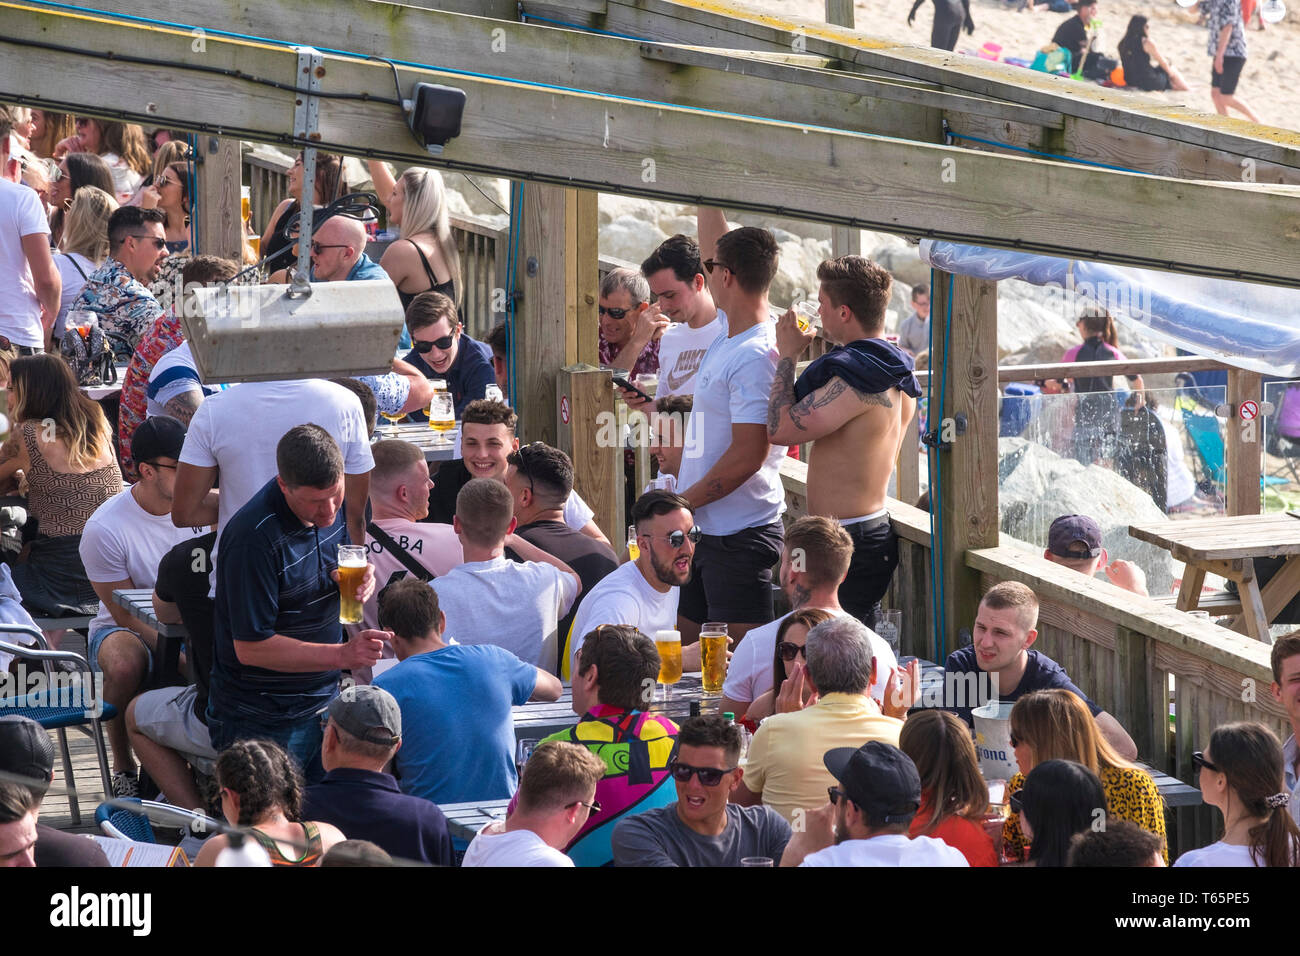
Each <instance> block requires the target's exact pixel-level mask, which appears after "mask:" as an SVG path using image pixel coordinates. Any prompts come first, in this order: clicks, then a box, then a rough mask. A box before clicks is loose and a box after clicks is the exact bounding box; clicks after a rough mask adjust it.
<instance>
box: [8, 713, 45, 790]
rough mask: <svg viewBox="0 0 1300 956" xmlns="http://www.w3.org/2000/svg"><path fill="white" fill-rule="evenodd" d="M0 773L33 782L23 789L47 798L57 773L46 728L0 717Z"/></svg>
mask: <svg viewBox="0 0 1300 956" xmlns="http://www.w3.org/2000/svg"><path fill="white" fill-rule="evenodd" d="M0 770H3V771H4V772H5V773H11V774H14V775H15V776H19V777H26V778H27V779H28V780H29V781H31V782H30V783H26V784H24V785H25V786H26V787H27V788H28V789H29V790H35V791H36V792H37V793H38V794H39V795H41V796H44V795H45V791H46V790H47V789H48V788H49V785H50V783H49V781H50V774H51V773H53V772H54V745H53V744H52V743H50V735H49V734H48V733H46V732H45V728H44V727H42V726H41V725H40V724H38V723H37V722H36V721H34V720H32V719H31V718H30V717H20V716H18V715H16V714H11V715H9V716H6V717H0ZM37 781H40V784H39V785H38V784H37ZM11 782H15V783H16V782H17V781H11Z"/></svg>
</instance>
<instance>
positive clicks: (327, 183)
mask: <svg viewBox="0 0 1300 956" xmlns="http://www.w3.org/2000/svg"><path fill="white" fill-rule="evenodd" d="M342 174H343V159H342V157H340V156H335V155H334V154H333V153H321V152H317V153H316V184H315V188H314V189H313V190H312V204H313V205H315V206H323V205H325V204H326V203H329V202H333V201H334V200H335V199H337V198H338V197H339V196H340V195H342V194H343V188H342V187H343V175H342ZM301 195H302V153H299V154H298V158H297V159H296V160H294V164H293V167H292V168H291V169H290V170H289V197H288V198H287V199H285V200H284V201H283V202H281V203H280V205H278V206H276V207H275V212H273V213H272V214H271V222H270V224H269V225H268V226H267V227H266V232H265V233H264V234H263V235H262V245H261V247H260V248H261V250H262V255H263V256H266V257H267V261H266V271H267V272H275V271H276V270H277V269H286V268H288V267H289V266H291V265H293V261H294V253H293V240H292V239H290V238H289V237H287V236H285V235H284V227H285V226H286V225H290V224H292V223H293V222H294V219H295V217H296V216H297V215H298V208H299V206H298V199H299V197H300V196H301Z"/></svg>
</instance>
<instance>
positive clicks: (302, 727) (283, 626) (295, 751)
mask: <svg viewBox="0 0 1300 956" xmlns="http://www.w3.org/2000/svg"><path fill="white" fill-rule="evenodd" d="M275 458H276V467H277V470H278V474H277V475H276V477H275V478H273V479H271V480H270V481H268V482H267V483H266V484H265V485H264V486H263V487H262V489H261V490H260V491H259V492H258V493H257V494H255V495H254V496H253V497H252V499H251V500H249V502H248V503H247V504H246V505H244V507H242V508H240V509H239V511H238V512H236V514H235V515H234V517H233V518H231V519H230V521H229V523H228V524H227V525H226V527H225V529H224V530H223V531H222V533H221V539H220V541H219V542H218V545H219V548H220V551H221V561H220V563H219V564H218V566H217V598H216V616H215V633H214V639H213V652H212V657H213V660H212V679H211V690H210V693H209V697H208V730H209V731H210V733H211V737H212V746H213V748H214V749H215V750H217V751H218V752H220V751H222V750H224V749H225V748H226V747H228V746H230V744H232V743H234V742H235V741H236V740H244V739H247V738H252V737H259V738H265V739H270V740H274V741H275V742H276V743H278V744H280V745H281V746H282V747H284V748H285V749H286V750H288V751H289V753H291V754H292V755H293V756H294V757H295V758H297V760H298V762H299V764H300V765H301V766H302V767H303V769H304V772H305V773H306V775H307V780H308V782H309V783H314V782H316V781H317V780H319V779H320V778H321V777H322V776H323V775H324V772H323V770H322V769H321V763H320V746H321V725H320V712H321V711H322V710H323V709H324V708H325V706H326V705H327V704H328V703H329V702H330V699H331V698H332V697H333V696H334V694H335V691H336V690H337V688H338V682H339V672H340V671H341V670H350V669H352V668H354V667H367V666H369V665H371V664H373V663H374V662H375V661H377V660H379V656H380V651H381V649H382V647H383V642H382V641H381V640H380V639H379V638H378V637H376V636H375V633H376V632H373V631H365V632H361V633H358V634H357V635H355V636H354V637H352V638H350V639H345V637H344V634H343V631H342V628H341V627H340V626H339V589H338V584H337V582H338V580H339V573H338V567H337V566H338V549H339V545H340V544H344V545H346V544H347V543H348V533H347V527H346V524H345V518H344V512H343V508H342V504H343V455H342V453H341V452H340V451H339V447H338V445H336V444H335V443H334V439H332V438H331V437H330V435H329V433H328V432H327V431H325V429H323V428H321V427H320V426H319V425H299V426H297V427H295V428H291V429H290V430H289V431H288V432H287V433H286V434H285V435H284V437H283V438H281V439H280V442H279V444H278V445H277V446H276V450H275ZM374 587H375V576H374V569H373V568H372V567H370V565H366V569H365V572H364V576H363V578H362V580H361V584H360V586H359V587H357V588H356V591H355V597H356V599H357V600H358V601H360V602H362V603H364V602H365V601H366V599H367V598H369V597H370V594H371V592H372V591H374Z"/></svg>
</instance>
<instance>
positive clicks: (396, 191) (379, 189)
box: [368, 160, 462, 309]
mask: <svg viewBox="0 0 1300 956" xmlns="http://www.w3.org/2000/svg"><path fill="white" fill-rule="evenodd" d="M368 165H369V166H370V176H371V178H372V179H373V180H374V182H375V192H376V193H378V194H379V195H380V196H387V197H388V198H387V199H386V200H384V206H385V208H387V210H388V222H389V223H390V224H391V225H395V226H397V227H399V228H400V229H401V231H402V238H401V239H399V240H398V241H397V242H394V243H393V244H392V245H390V246H389V247H388V249H387V250H385V252H384V256H383V258H382V259H380V260H379V264H380V265H381V266H383V267H384V271H385V272H387V273H388V275H389V278H391V279H392V280H393V283H394V284H395V285H396V286H397V295H398V297H399V298H400V299H401V300H402V308H403V309H405V308H406V307H407V306H409V305H410V304H411V301H412V300H413V299H414V298H415V297H416V296H417V295H419V294H420V293H421V292H439V293H441V294H443V295H445V296H446V297H447V298H449V299H451V300H452V301H453V302H455V303H456V306H457V308H459V307H460V304H461V291H462V290H461V288H460V253H459V252H457V251H456V240H455V239H454V238H453V237H452V234H451V224H450V221H449V218H448V215H447V190H446V187H445V186H444V185H443V181H442V174H441V173H439V172H438V171H437V170H436V169H423V168H421V167H418V166H414V167H412V168H410V169H408V170H407V171H406V172H404V173H402V175H401V176H399V177H398V178H396V179H394V178H393V175H392V173H390V172H389V171H388V167H387V166H386V165H384V164H383V163H381V162H376V161H373V160H372V161H371V162H370V163H369V164H368Z"/></svg>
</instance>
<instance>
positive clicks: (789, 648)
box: [776, 641, 808, 664]
mask: <svg viewBox="0 0 1300 956" xmlns="http://www.w3.org/2000/svg"><path fill="white" fill-rule="evenodd" d="M776 652H777V653H778V654H780V655H781V660H783V661H785V662H786V663H787V664H789V663H790V662H791V661H792V660H794V659H795V658H796V657H799V656H800V655H802V656H803V659H804V660H807V659H808V649H807V648H806V647H804V646H803V645H802V644H796V643H794V642H793V641H782V642H781V643H780V644H778V645H776Z"/></svg>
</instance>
